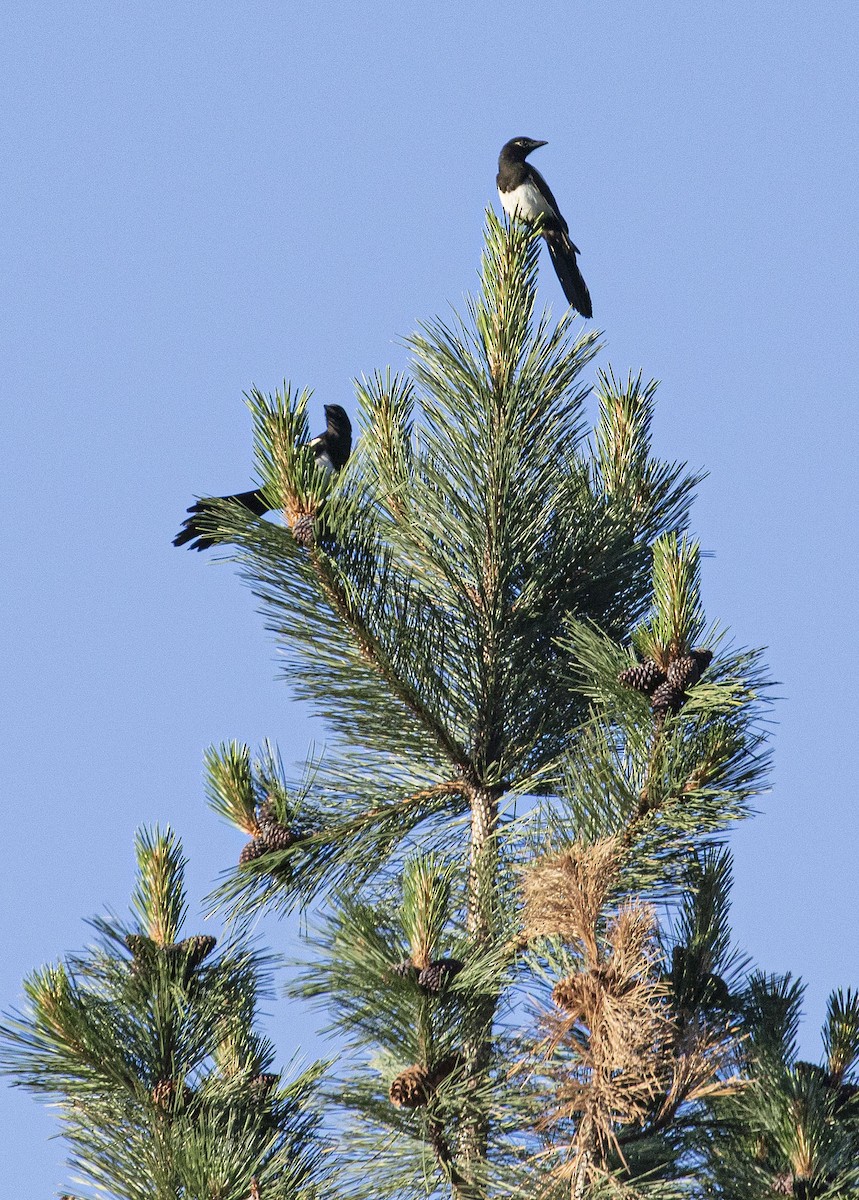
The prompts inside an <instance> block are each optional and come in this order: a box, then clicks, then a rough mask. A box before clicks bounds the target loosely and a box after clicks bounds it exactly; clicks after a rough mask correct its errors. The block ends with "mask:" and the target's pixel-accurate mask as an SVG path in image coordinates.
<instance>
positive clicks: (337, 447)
mask: <svg viewBox="0 0 859 1200" xmlns="http://www.w3.org/2000/svg"><path fill="white" fill-rule="evenodd" d="M325 418H326V421H327V422H328V424H327V428H326V430H325V432H324V433H320V435H319V437H315V438H314V439H313V441H312V442H308V443H307V444H308V445H309V446H310V447H311V449H312V450H313V453H314V454H315V455H316V465H317V466H318V467H320V468H321V469H322V470H323V471H327V472H329V473H330V474H335V473H336V472H337V471H340V470H342V468H343V467H345V465H346V462H347V460H348V458H349V455H350V453H351V451H352V423H351V421H350V420H349V418H348V417H347V415H346V411H345V409H343V408H341V407H340V405H339V404H326V405H325ZM213 500H217V501H224V500H232V501H235V503H236V504H241V505H243V507H244V508H246V509H247V510H248V511H249V512H252V513H254V514H255V515H256V516H258V517H261V516H262V515H263V514H264V513H267V512H268V511H269V504H268V501H267V500H266V499H265V496H264V495H263V493H262V491H261V490H260V489H256V490H254V491H250V492H238V493H236V495H234V496H217V497H208V498H206V499H203V500H198V501H197V503H196V504H192V505H191V507H190V508H189V509H188V512H189V513H190V514H191V515H190V517H186V518H185V520H184V521H183V522H182V528H181V529H180V530H179V532H178V533H177V534H176V536H175V537H174V539H173V545H174V546H184V545H185V544H186V543H190V545H189V546H188V549H189V550H208V549H209V547H210V546H214V545H215V543H216V541H217V538H214V537H212V535H211V534H210V533H206V532H204V528H203V526H202V525H201V523H200V518H201V517H203V518H205V517H206V516H207V515H209V514H210V512H211V505H212V501H213ZM205 524H206V522H205V521H204V522H203V525H205Z"/></svg>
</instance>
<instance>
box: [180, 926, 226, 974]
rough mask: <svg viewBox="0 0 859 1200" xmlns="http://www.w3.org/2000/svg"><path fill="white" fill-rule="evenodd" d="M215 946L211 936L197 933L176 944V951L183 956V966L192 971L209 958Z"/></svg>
mask: <svg viewBox="0 0 859 1200" xmlns="http://www.w3.org/2000/svg"><path fill="white" fill-rule="evenodd" d="M217 944H218V940H217V938H213V937H212V936H211V934H208V933H199V934H195V935H194V937H187V938H185V939H184V940H183V941H181V942H178V943H177V944H176V949H177V951H179V953H180V954H184V955H185V965H186V966H187V967H189V968H190V969H191V970H192V971H193V970H196V968H197V967H199V965H200V963H201V962H202V961H203V959H205V958H208V957H209V955H210V954H211V953H212V951H213V950H214V949H215V946H217Z"/></svg>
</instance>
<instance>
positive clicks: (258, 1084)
mask: <svg viewBox="0 0 859 1200" xmlns="http://www.w3.org/2000/svg"><path fill="white" fill-rule="evenodd" d="M278 1083H280V1076H279V1075H271V1074H265V1075H254V1077H253V1078H252V1079H249V1080H248V1094H249V1095H250V1097H251V1099H253V1100H255V1101H257V1102H259V1103H262V1102H263V1101H264V1100H265V1099H266V1098H267V1096H268V1094H269V1092H270V1091H271V1089H272V1088H273V1087H276V1085H277V1084H278Z"/></svg>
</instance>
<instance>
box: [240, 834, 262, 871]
mask: <svg viewBox="0 0 859 1200" xmlns="http://www.w3.org/2000/svg"><path fill="white" fill-rule="evenodd" d="M266 850H268V846H267V845H266V843H265V842H264V841H263V840H262V838H258V837H255V838H254V839H253V840H252V841H250V842H248V843H247V844H246V845H245V848H244V850H242V852H241V854H240V855H239V866H240V867H243V866H244V865H245V863H249V862H253V860H254V859H255V858H261V857H262V856H263V854H265V852H266Z"/></svg>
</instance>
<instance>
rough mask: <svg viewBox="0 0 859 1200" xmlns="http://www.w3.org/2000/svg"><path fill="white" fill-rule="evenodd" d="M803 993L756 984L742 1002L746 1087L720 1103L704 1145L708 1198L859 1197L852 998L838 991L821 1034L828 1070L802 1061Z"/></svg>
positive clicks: (858, 1086) (773, 981)
mask: <svg viewBox="0 0 859 1200" xmlns="http://www.w3.org/2000/svg"><path fill="white" fill-rule="evenodd" d="M801 1004H802V987H801V986H800V984H799V983H798V982H796V981H794V980H791V978H790V976H764V975H760V974H755V975H753V976H752V977H751V978H750V980H749V985H748V989H747V991H746V993H745V995H744V997H743V1018H744V1031H745V1032H746V1034H747V1038H746V1040H745V1042H743V1043H742V1046H743V1061H742V1068H743V1073H744V1075H745V1081H746V1082H745V1086H744V1087H743V1089H742V1090H741V1091H739V1092H738V1093H737V1094H736V1095H735V1096H732V1097H730V1098H727V1099H722V1100H719V1101H716V1102H714V1106H713V1108H714V1111H713V1124H712V1126H711V1130H710V1133H709V1137H708V1138H707V1139H706V1140H705V1141H704V1143H703V1144H704V1147H705V1153H704V1170H703V1173H702V1178H703V1180H704V1184H705V1192H706V1194H707V1195H708V1196H712V1197H725V1198H726V1200H727V1198H731V1200H733V1197H735V1196H738V1195H742V1196H748V1197H749V1198H750V1200H765V1198H766V1200H769V1198H770V1197H772V1196H774V1195H792V1196H798V1197H801V1198H802V1200H836V1198H838V1200H845V1198H847V1197H854V1196H856V1195H859V1080H857V1077H856V1073H855V1067H856V1056H855V1046H856V1036H857V1018H859V1012H857V1005H856V997H855V994H854V993H851V992H848V993H847V994H846V995H845V994H843V993H841V992H834V993H833V994H832V996H831V997H830V1001H829V1011H828V1014H827V1019H826V1024H825V1026H824V1030H823V1044H824V1050H825V1062H824V1064H823V1065H818V1064H816V1063H812V1062H805V1061H802V1060H799V1059H798V1058H797V1045H796V1040H797V1033H798V1028H799V1017H800V1008H801Z"/></svg>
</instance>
